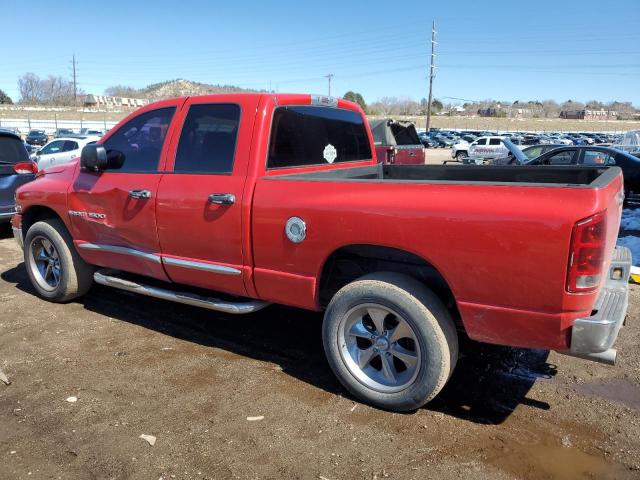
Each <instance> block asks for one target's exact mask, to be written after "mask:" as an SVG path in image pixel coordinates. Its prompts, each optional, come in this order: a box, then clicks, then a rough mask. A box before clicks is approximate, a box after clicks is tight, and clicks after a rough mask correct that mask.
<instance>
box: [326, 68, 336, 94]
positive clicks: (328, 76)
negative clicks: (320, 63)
mask: <svg viewBox="0 0 640 480" xmlns="http://www.w3.org/2000/svg"><path fill="white" fill-rule="evenodd" d="M324 77H325V78H326V79H327V80H328V82H329V93H328V96H329V97H330V96H331V79H332V78H333V77H334V75H333V73H329V74H327V75H325V76H324Z"/></svg>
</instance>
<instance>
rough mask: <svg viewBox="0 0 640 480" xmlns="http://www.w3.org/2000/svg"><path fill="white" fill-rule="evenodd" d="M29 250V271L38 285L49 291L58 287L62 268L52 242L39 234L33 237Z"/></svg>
mask: <svg viewBox="0 0 640 480" xmlns="http://www.w3.org/2000/svg"><path fill="white" fill-rule="evenodd" d="M29 252H30V256H31V258H30V260H31V261H30V262H29V263H30V264H31V265H30V268H31V273H32V275H33V278H34V279H35V280H36V282H37V283H38V285H39V286H40V287H41V288H42V289H44V290H47V291H49V292H51V291H53V290H55V289H56V288H58V285H60V276H61V274H62V269H61V267H60V256H59V255H58V250H56V247H55V246H54V245H53V242H52V241H51V240H49V239H48V238H46V237H43V236H40V235H39V236H37V237H34V238H33V240H31V245H30V246H29Z"/></svg>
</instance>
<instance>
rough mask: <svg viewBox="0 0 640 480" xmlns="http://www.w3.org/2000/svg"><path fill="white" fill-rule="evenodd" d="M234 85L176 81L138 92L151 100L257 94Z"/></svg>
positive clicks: (148, 87)
mask: <svg viewBox="0 0 640 480" xmlns="http://www.w3.org/2000/svg"><path fill="white" fill-rule="evenodd" d="M255 91H256V90H248V89H244V88H240V87H236V86H234V85H211V84H208V83H199V82H192V81H190V80H183V79H176V80H169V81H166V82H160V83H154V84H153V85H148V86H147V87H145V88H141V89H140V90H138V93H139V95H140V97H142V98H148V99H149V100H159V99H162V98H171V97H181V96H192V95H207V94H211V93H232V92H255Z"/></svg>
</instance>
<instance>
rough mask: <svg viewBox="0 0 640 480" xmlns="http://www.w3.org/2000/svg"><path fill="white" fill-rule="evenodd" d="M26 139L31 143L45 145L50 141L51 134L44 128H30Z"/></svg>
mask: <svg viewBox="0 0 640 480" xmlns="http://www.w3.org/2000/svg"><path fill="white" fill-rule="evenodd" d="M25 141H26V142H27V143H28V144H29V145H45V144H46V143H47V142H48V141H49V136H48V135H47V134H46V132H45V131H44V130H30V131H29V133H28V134H27V138H25Z"/></svg>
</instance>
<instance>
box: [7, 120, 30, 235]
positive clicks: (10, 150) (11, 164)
mask: <svg viewBox="0 0 640 480" xmlns="http://www.w3.org/2000/svg"><path fill="white" fill-rule="evenodd" d="M37 171H38V167H37V166H36V164H35V163H33V162H32V161H31V160H29V154H28V153H27V150H26V149H25V148H24V143H22V140H21V139H20V137H18V136H17V135H14V134H13V133H9V132H3V131H0V223H5V222H8V221H9V220H11V217H12V216H13V214H14V213H15V200H14V198H13V195H14V194H15V193H16V189H17V188H18V187H19V186H21V185H24V184H25V183H27V182H30V181H31V180H33V179H34V178H35V174H36V172H37Z"/></svg>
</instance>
